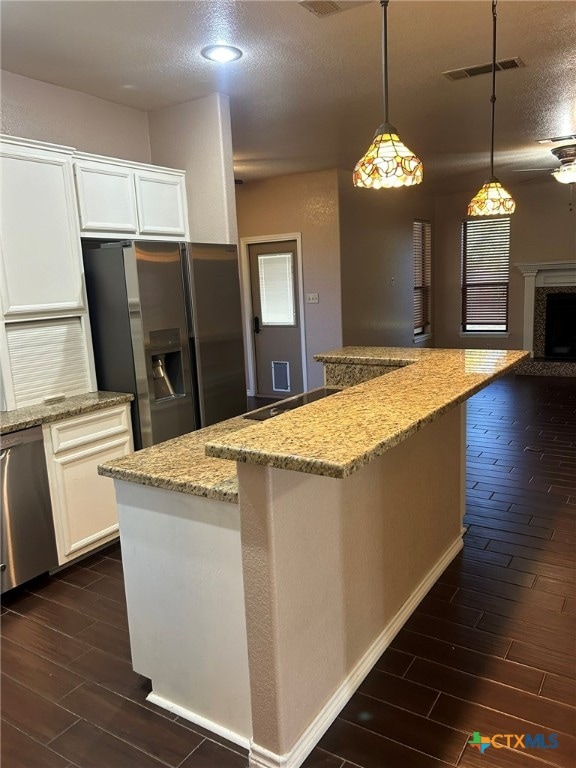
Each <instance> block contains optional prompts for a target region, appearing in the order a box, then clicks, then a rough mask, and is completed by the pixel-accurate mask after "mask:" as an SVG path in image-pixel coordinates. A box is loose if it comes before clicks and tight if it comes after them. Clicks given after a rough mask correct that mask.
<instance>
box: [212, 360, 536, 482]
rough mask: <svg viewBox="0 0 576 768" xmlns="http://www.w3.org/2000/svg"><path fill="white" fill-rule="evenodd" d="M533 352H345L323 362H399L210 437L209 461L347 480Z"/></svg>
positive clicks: (367, 363)
mask: <svg viewBox="0 0 576 768" xmlns="http://www.w3.org/2000/svg"><path fill="white" fill-rule="evenodd" d="M528 355H529V353H528V352H522V351H509V350H481V349H471V350H464V349H405V348H399V347H398V348H394V347H344V348H342V349H338V350H333V351H331V352H326V353H323V354H320V355H315V359H316V360H319V361H321V362H329V363H343V364H363V365H391V366H392V365H400V366H403V367H401V368H400V369H399V370H395V371H392V372H391V373H387V374H386V375H383V376H380V377H378V378H375V379H371V380H370V381H367V382H365V383H363V384H358V385H357V386H353V387H350V388H348V389H344V390H343V391H342V392H339V393H337V394H335V395H332V396H331V397H327V398H324V399H323V400H318V401H316V402H314V403H310V404H309V405H306V406H304V407H302V408H298V409H297V410H294V411H290V412H289V413H286V414H282V415H280V416H277V417H276V418H274V419H270V420H269V421H266V422H262V423H260V424H258V426H257V427H248V428H246V429H243V430H242V431H241V432H236V433H235V434H230V435H223V436H222V437H220V438H218V439H214V438H211V439H210V441H209V442H207V444H206V454H207V455H208V456H212V457H217V458H221V459H230V460H232V461H241V462H247V463H253V464H260V465H264V466H270V467H277V468H280V469H289V470H294V471H296V472H307V473H310V474H316V475H324V476H326V477H334V478H344V477H347V476H348V475H350V474H352V473H353V472H355V471H356V470H358V469H360V467H362V466H363V465H364V464H366V463H368V462H369V461H371V460H372V459H374V458H376V457H377V456H380V455H381V454H382V453H384V452H385V451H387V450H388V449H390V448H393V447H394V446H395V445H398V443H400V442H402V441H403V440H405V439H406V438H407V437H409V436H410V435H412V434H414V433H415V432H416V431H418V430H419V429H421V428H422V427H423V426H424V425H425V424H428V423H430V422H431V421H433V420H434V419H436V418H438V417H439V416H441V415H442V414H444V413H446V411H448V410H449V409H450V408H453V407H454V406H456V405H458V404H459V403H462V402H464V401H465V400H466V399H467V398H469V397H470V396H471V395H473V394H475V393H476V392H478V391H479V390H480V389H482V388H483V387H484V386H486V385H487V384H489V383H490V382H491V381H493V380H494V379H496V378H498V377H499V376H502V375H503V374H505V373H507V372H509V371H511V370H512V369H513V368H514V366H515V365H517V364H518V363H519V362H520V361H521V360H523V359H524V358H526V357H528Z"/></svg>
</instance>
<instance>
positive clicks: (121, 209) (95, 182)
mask: <svg viewBox="0 0 576 768" xmlns="http://www.w3.org/2000/svg"><path fill="white" fill-rule="evenodd" d="M74 174H75V177H76V193H77V197H78V209H79V215H80V229H81V231H82V235H83V236H85V237H90V236H94V237H102V236H112V237H118V236H119V235H126V236H129V237H134V236H139V237H144V238H146V239H147V240H166V239H171V240H182V239H184V240H187V239H188V215H187V206H186V187H185V183H184V172H183V171H176V170H171V169H169V168H158V167H157V166H149V165H144V164H142V163H131V162H128V161H124V160H116V159H114V158H109V157H99V156H97V155H88V154H85V153H79V152H77V153H75V155H74Z"/></svg>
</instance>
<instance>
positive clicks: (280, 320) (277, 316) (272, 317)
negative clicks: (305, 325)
mask: <svg viewBox="0 0 576 768" xmlns="http://www.w3.org/2000/svg"><path fill="white" fill-rule="evenodd" d="M258 281H259V284H260V304H261V310H262V325H296V304H295V301H294V267H293V264H292V254H291V253H270V254H264V255H262V256H258Z"/></svg>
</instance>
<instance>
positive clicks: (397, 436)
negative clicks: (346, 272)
mask: <svg viewBox="0 0 576 768" xmlns="http://www.w3.org/2000/svg"><path fill="white" fill-rule="evenodd" d="M526 355H527V353H524V352H509V351H494V350H489V351H483V350H434V349H429V350H428V349H426V350H412V349H410V350H405V349H395V348H360V347H351V348H344V349H342V350H335V351H333V352H329V353H326V354H323V355H318V356H317V359H319V360H321V361H322V362H324V364H325V371H326V384H327V385H330V386H332V385H336V386H343V387H345V388H344V389H343V390H342V391H341V392H339V393H338V394H334V395H331V396H330V397H327V398H325V399H323V400H319V401H317V402H314V403H310V404H309V405H306V406H304V407H302V408H299V409H297V410H295V411H291V412H289V413H286V414H283V415H281V416H278V417H276V418H273V419H270V420H269V421H264V422H257V423H254V422H248V421H244V420H241V419H238V420H231V421H234V422H235V423H234V424H233V425H231V427H233V428H230V429H224V428H222V429H221V430H220V431H219V433H218V434H209V433H205V434H201V433H196V439H197V440H198V441H199V442H200V443H203V444H204V445H205V453H206V456H208V457H212V458H211V459H210V458H206V456H202V458H201V461H202V462H207V461H211V460H212V461H217V462H219V463H218V467H219V468H220V469H219V471H220V470H222V471H224V470H223V465H222V462H224V463H226V460H228V462H229V466H230V474H229V475H228V480H229V481H230V482H234V480H235V479H236V481H237V488H238V497H239V505H238V506H237V505H236V504H234V503H233V502H230V501H228V502H225V504H226V507H227V509H226V510H225V511H224V510H222V509H216V507H214V508H213V509H211V510H210V509H208V508H206V507H203V508H202V509H200V507H198V506H197V505H198V504H201V505H205V504H206V503H208V502H209V501H213V502H214V503H216V502H217V500H216V499H211V500H210V499H209V498H205V499H201V498H199V497H198V496H195V493H196V492H197V491H189V492H188V493H189V495H188V497H187V498H188V503H186V504H184V505H183V504H182V499H183V494H182V493H178V492H174V491H169V492H168V491H167V486H166V490H164V491H163V493H167V495H166V496H162V497H161V498H160V497H156V498H155V499H152V498H151V494H153V493H159V492H160V491H161V490H162V489H160V488H156V489H150V488H146V487H144V486H140V485H139V483H140V482H142V480H138V479H137V477H136V475H135V474H134V467H132V473H133V474H132V476H129V475H127V474H123V465H124V463H125V462H127V461H129V460H132V461H134V462H136V461H137V460H138V458H137V457H138V456H139V454H135V455H134V456H133V457H128V458H127V459H123V460H121V461H119V462H114V463H109V464H108V465H105V466H104V467H103V468H102V470H101V471H102V472H104V473H106V474H109V475H111V476H113V477H115V478H116V488H117V499H118V507H119V516H120V529H121V537H122V545H123V552H124V551H125V550H126V555H125V556H126V557H127V559H126V560H125V569H126V580H127V581H126V585H127V586H126V589H127V598H128V610H129V617H130V632H131V642H132V646H133V649H134V648H136V649H137V648H138V647H140V646H142V644H147V645H148V646H153V647H154V648H153V652H152V651H149V656H153V655H154V656H155V659H156V661H159V660H163V663H164V666H165V667H172V668H174V667H177V668H178V669H179V674H180V676H181V677H187V676H188V675H189V674H191V673H189V670H195V672H194V674H195V675H199V674H201V675H203V680H202V682H201V683H200V684H193V685H192V684H191V683H190V680H191V678H189V677H188V684H187V685H185V686H183V687H182V691H181V698H180V701H175V699H174V697H172V699H170V696H164V697H162V695H161V694H160V699H162V698H164V701H163V702H162V701H160V702H159V703H163V704H164V706H169V707H170V706H171V704H170V701H172V705H174V704H176V705H177V706H176V707H174V706H172V708H173V709H174V711H180V712H181V713H182V710H187V712H183V714H184V715H185V716H189V717H190V719H192V720H195V721H196V722H199V723H200V724H204V725H206V727H209V728H211V729H212V730H214V731H216V732H218V733H221V734H223V735H228V737H229V738H232V739H233V740H235V741H237V742H238V743H243V744H247V743H249V745H250V761H251V765H252V766H278V767H279V766H293V767H294V768H296V766H298V765H300V764H301V763H302V761H303V760H304V759H305V757H306V755H307V754H308V753H309V751H310V750H311V749H312V748H313V746H314V744H315V743H317V741H318V739H319V738H320V737H321V735H322V734H323V732H324V731H325V730H326V728H327V727H328V726H329V725H330V723H331V722H332V720H333V718H334V717H335V716H336V715H337V713H338V711H339V710H340V709H341V707H342V706H343V705H344V704H345V703H346V701H347V700H348V699H349V698H350V696H351V695H352V693H353V692H354V690H355V689H356V688H357V686H358V685H359V684H360V682H361V681H362V679H363V678H364V676H365V675H366V674H367V673H368V671H369V670H370V668H371V667H372V666H373V664H374V662H375V661H376V660H377V658H378V657H379V656H380V655H381V653H382V652H383V651H384V650H385V649H386V647H387V646H388V644H389V643H390V642H391V640H392V639H393V637H394V635H395V634H396V633H397V632H398V630H399V629H400V627H401V626H402V624H403V623H404V622H405V621H406V619H407V618H408V616H409V615H410V613H411V612H412V610H413V609H414V608H415V606H416V605H417V604H418V602H419V601H420V600H421V599H422V597H423V596H424V595H425V594H426V592H427V591H428V589H429V588H430V587H431V586H432V584H433V583H434V581H435V580H436V578H437V577H438V576H439V574H440V573H441V572H442V570H443V569H444V568H445V567H446V565H447V564H448V563H449V562H450V560H451V559H452V558H453V557H454V556H455V555H456V553H457V552H458V551H459V549H460V548H461V546H462V538H461V537H462V515H463V511H464V472H465V461H464V448H465V440H464V429H465V415H464V414H465V411H464V403H465V401H466V399H467V398H468V397H470V396H471V395H472V394H474V393H475V392H477V391H479V390H480V389H481V388H482V387H484V386H486V385H487V384H488V383H490V381H492V380H493V379H494V378H496V377H498V376H500V375H502V374H504V373H506V372H508V371H510V370H511V369H512V368H513V367H514V366H515V365H516V364H517V363H518V362H520V360H522V359H523V358H524V357H526ZM364 379H365V380H364ZM363 380H364V381H363ZM347 384H350V386H348V387H346V385H347ZM239 422H241V423H240V424H239ZM224 424H226V423H224ZM222 427H223V425H222ZM180 439H182V438H180ZM174 442H175V441H169V443H166V444H163V445H164V446H169V445H170V443H174ZM157 448H161V446H157ZM149 450H154V449H149ZM145 454H147V452H146V451H143V452H142V458H143V459H144V460H145V459H146V455H145ZM167 457H168V454H166V458H167ZM199 460H200V459H199ZM194 461H195V459H194V458H193V457H191V461H190V463H189V464H188V466H187V472H188V474H189V475H193V474H194V466H193V465H194ZM232 462H235V463H232ZM203 466H204V469H205V468H206V465H205V464H204V465H203ZM136 474H137V473H136ZM157 475H158V476H160V475H162V471H161V468H160V466H159V465H158V466H157ZM234 475H237V478H235V477H234ZM158 482H161V480H158ZM171 482H173V480H172V481H171ZM135 483H136V485H135ZM197 490H199V489H197ZM202 495H204V496H206V495H207V494H206V493H204V494H202ZM218 503H220V504H222V503H224V502H222V501H219V502H218ZM224 512H225V514H224ZM221 515H224V517H223V518H221ZM222 519H223V520H224V523H222ZM152 520H153V527H151V526H150V522H151V521H152ZM226 526H228V527H226ZM224 530H226V531H228V532H230V533H231V535H230V536H227V535H226V536H223V535H222V532H223V531H224ZM169 531H172V533H169ZM198 547H199V548H200V550H199V551H196V549H197V548H198ZM150 556H152V558H153V561H152V562H150V561H149V560H147V558H148V557H150ZM224 562H226V563H233V568H229V569H227V573H226V574H225V576H226V578H225V579H224V581H222V579H221V576H222V575H223V573H224V571H225V570H226V569H223V567H222V564H223V563H224ZM182 563H184V564H185V567H184V571H185V572H183V573H180V572H179V571H181V570H182V568H181V566H182ZM197 567H198V568H199V572H198V573H196V575H194V572H195V569H196V568H197ZM186 569H188V570H187V571H186ZM130 572H133V576H131V573H130ZM147 574H148V575H147ZM152 574H153V575H152ZM142 579H143V580H144V586H142V582H141V580H142ZM191 582H194V583H191ZM233 585H235V588H234V589H233V588H232V587H233ZM147 590H152V593H150V594H149V602H148V604H146V603H145V600H144V598H143V597H142V595H141V596H140V597H139V598H138V597H137V595H138V592H140V593H142V592H146V591H147ZM174 591H175V592H176V594H177V599H175V600H173V599H172V598H171V597H166V596H167V594H168V595H170V594H171V593H173V592H174ZM200 594H202V595H204V598H205V599H206V600H207V603H206V605H205V608H206V610H204V609H203V610H201V611H200V613H199V614H197V615H196V601H197V599H198V596H199V595H200ZM159 601H160V602H161V603H163V604H162V605H159ZM167 602H169V603H171V605H172V608H171V610H172V613H173V615H172V617H171V620H170V617H168V616H167V615H166V610H165V607H166V606H165V604H166V603H167ZM233 608H235V612H234V611H233V610H232V609H233ZM143 613H144V614H145V616H144V618H143V617H142V614H143ZM232 614H233V615H232ZM240 614H241V615H240ZM190 615H193V616H195V618H194V619H192V620H190V619H189V618H188V617H189V616H190ZM190 621H192V624H191V626H188V628H187V629H186V631H184V632H183V634H186V633H187V632H188V633H190V637H191V638H192V640H191V639H190V637H188V635H187V639H186V641H185V642H184V643H182V644H180V646H179V648H178V653H175V652H172V649H173V647H174V646H173V644H169V645H166V643H167V642H169V639H170V637H171V636H173V635H178V634H179V633H180V629H181V625H182V624H189V623H190ZM244 622H245V623H244ZM151 632H152V633H153V635H154V637H153V638H152V640H151V642H148V640H147V639H146V635H148V636H149V635H150V633H151ZM222 635H226V640H227V650H226V653H227V654H229V655H231V656H233V661H232V662H231V664H230V668H234V670H235V673H234V675H232V682H234V685H231V682H230V680H229V679H227V678H226V679H225V678H224V676H222V677H221V678H220V680H219V681H218V679H217V677H215V676H213V677H212V678H211V679H209V677H208V676H206V671H207V670H210V669H218V668H220V666H221V665H222V663H223V659H224V661H225V662H226V659H225V658H224V656H223V650H222V645H221V644H218V645H217V646H216V645H213V643H214V639H215V638H221V637H222ZM198 637H200V638H204V641H203V643H204V644H203V645H202V646H201V652H200V653H198V652H197V650H198V642H199V640H198ZM206 638H208V640H206ZM169 656H170V658H169V661H168V660H167V657H169ZM134 664H135V668H136V669H137V670H138V671H141V672H142V674H145V675H147V676H149V677H152V683H153V688H154V691H155V692H157V691H160V690H161V689H162V684H163V681H162V675H158V674H157V675H156V677H155V676H154V675H151V674H150V671H147V670H146V669H145V668H144V667H143V666H137V664H138V653H136V654H135V659H134ZM157 667H158V664H157ZM148 669H149V668H148ZM171 672H172V674H173V672H174V670H173V669H172V670H171ZM204 689H205V690H204ZM239 691H241V695H238V692H239ZM200 693H201V694H202V696H200ZM210 697H211V699H212V704H213V707H212V709H211V710H210V713H208V710H207V709H206V708H204V709H202V710H201V709H200V708H199V706H198V704H197V702H198V701H200V699H202V698H204V699H209V698H210ZM153 700H156V699H153Z"/></svg>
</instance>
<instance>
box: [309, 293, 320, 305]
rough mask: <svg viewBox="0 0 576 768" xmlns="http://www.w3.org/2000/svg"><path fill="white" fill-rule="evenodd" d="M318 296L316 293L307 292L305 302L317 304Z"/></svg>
mask: <svg viewBox="0 0 576 768" xmlns="http://www.w3.org/2000/svg"><path fill="white" fill-rule="evenodd" d="M318 302H319V297H318V294H317V293H307V294H306V304H318Z"/></svg>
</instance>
